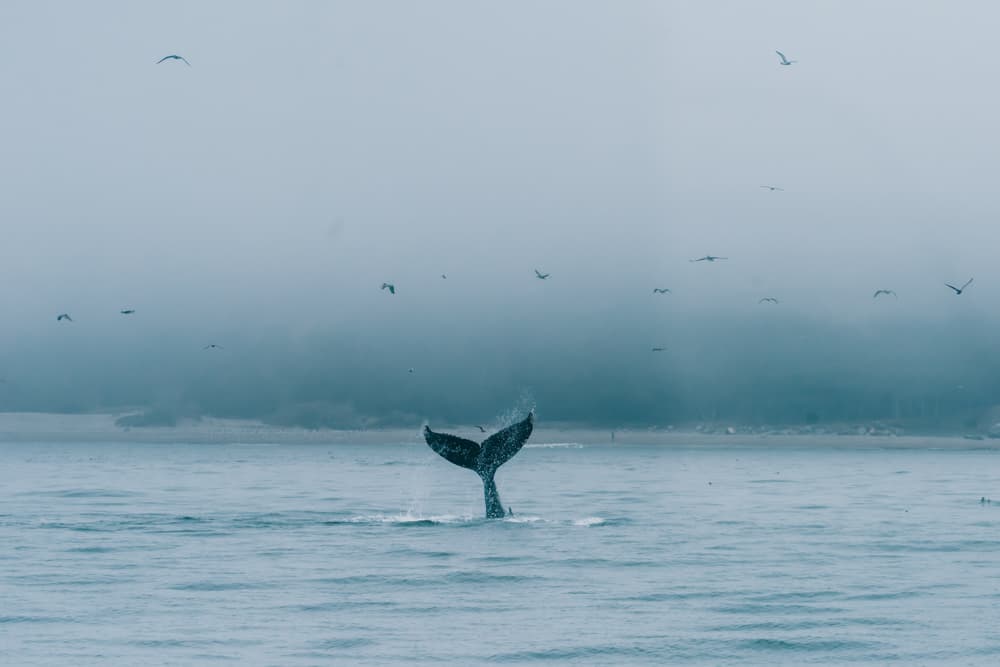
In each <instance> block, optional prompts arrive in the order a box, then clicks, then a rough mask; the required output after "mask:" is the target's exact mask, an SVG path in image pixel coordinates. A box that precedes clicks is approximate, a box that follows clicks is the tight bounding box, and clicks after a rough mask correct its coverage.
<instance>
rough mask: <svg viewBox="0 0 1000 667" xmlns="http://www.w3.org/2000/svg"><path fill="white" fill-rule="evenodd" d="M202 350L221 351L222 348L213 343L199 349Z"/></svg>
mask: <svg viewBox="0 0 1000 667" xmlns="http://www.w3.org/2000/svg"><path fill="white" fill-rule="evenodd" d="M201 349H203V350H221V349H223V347H222V346H221V345H216V344H215V343H209V344H208V345H206V346H205V347H203V348H201Z"/></svg>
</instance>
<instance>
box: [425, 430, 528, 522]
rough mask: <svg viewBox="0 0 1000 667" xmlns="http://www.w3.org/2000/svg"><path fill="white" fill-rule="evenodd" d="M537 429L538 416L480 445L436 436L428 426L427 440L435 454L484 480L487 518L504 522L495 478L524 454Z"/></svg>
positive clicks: (444, 434) (501, 432) (504, 512)
mask: <svg viewBox="0 0 1000 667" xmlns="http://www.w3.org/2000/svg"><path fill="white" fill-rule="evenodd" d="M533 428H534V413H528V416H527V418H526V419H524V421H520V422H518V423H516V424H513V425H511V426H508V427H507V428H505V429H503V430H500V431H497V432H496V433H494V434H493V435H491V436H490V437H488V438H486V439H485V440H483V443H482V444H481V445H480V444H478V443H476V442H473V441H472V440H466V439H465V438H460V437H458V436H457V435H450V434H448V433H435V432H434V431H432V430H431V428H430V426H424V440H426V441H427V444H428V445H429V446H430V448H431V449H433V450H434V451H435V452H437V453H438V454H440V455H441V456H442V457H443V458H445V459H447V460H449V461H451V462H452V463H454V464H455V465H457V466H461V467H462V468H468V469H469V470H471V471H473V472H475V473H476V474H477V475H479V477H480V478H481V479H482V480H483V499H484V500H485V501H486V518H487V519H501V518H503V517H504V516H505V515H506V511H505V510H504V508H503V504H502V503H501V502H500V495H499V494H498V493H497V487H496V484H495V483H494V481H493V476H494V475H495V474H496V471H497V468H499V467H500V466H502V465H503V464H504V463H506V462H507V461H509V460H510V459H511V458H513V456H514V455H515V454H517V453H518V452H519V451H521V447H523V446H524V443H525V442H527V441H528V437H529V436H530V435H531V431H532V429H533Z"/></svg>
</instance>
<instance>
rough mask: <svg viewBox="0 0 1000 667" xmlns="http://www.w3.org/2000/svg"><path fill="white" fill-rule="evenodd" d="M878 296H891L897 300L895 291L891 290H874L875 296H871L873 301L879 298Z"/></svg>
mask: <svg viewBox="0 0 1000 667" xmlns="http://www.w3.org/2000/svg"><path fill="white" fill-rule="evenodd" d="M879 294H885V295H889V294H891V295H893V296H895V297H896V298H897V299H898V298H899V297H898V296H897V295H896V291H895V290H891V289H877V290H875V294H873V295H872V298H873V299H877V298H878V296H879Z"/></svg>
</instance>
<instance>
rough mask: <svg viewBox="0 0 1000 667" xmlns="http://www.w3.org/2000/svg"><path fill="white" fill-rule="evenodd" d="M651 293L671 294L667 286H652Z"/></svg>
mask: <svg viewBox="0 0 1000 667" xmlns="http://www.w3.org/2000/svg"><path fill="white" fill-rule="evenodd" d="M653 294H673V292H671V291H670V288H669V287H654V288H653Z"/></svg>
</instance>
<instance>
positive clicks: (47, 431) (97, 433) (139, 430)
mask: <svg viewBox="0 0 1000 667" xmlns="http://www.w3.org/2000/svg"><path fill="white" fill-rule="evenodd" d="M120 416H121V413H118V414H103V413H102V414H60V413H34V412H31V413H23V412H21V413H18V412H8V413H0V445H2V444H13V443H20V444H28V443H73V442H79V443H88V442H89V443H92V442H106V443H110V442H121V443H135V444H206V445H209V444H262V445H263V444H273V445H281V444H324V445H345V444H355V445H365V444H371V445H377V444H385V443H393V444H423V437H422V436H421V430H420V427H408V428H374V429H360V430H335V429H317V430H312V429H305V428H299V427H282V426H272V425H269V424H264V423H262V422H258V421H253V420H240V419H218V418H204V419H201V420H197V421H194V420H192V421H183V422H181V423H179V424H178V425H176V426H149V427H122V426H118V425H116V424H115V419H117V418H118V417H120ZM435 429H436V430H444V431H449V432H452V433H455V434H456V435H460V436H463V437H467V438H469V439H472V440H477V441H478V440H480V439H481V438H482V437H483V434H482V433H480V432H479V430H478V429H477V428H476V427H475V426H460V425H440V426H437V425H436V426H435ZM614 433H615V439H614V440H613V441H612V439H611V430H610V429H596V428H585V427H579V426H573V425H555V426H552V427H544V426H542V427H538V428H536V429H535V432H534V434H533V435H532V438H531V441H529V443H528V445H527V447H539V446H541V447H545V446H548V447H552V446H560V445H562V446H571V445H590V446H594V445H601V446H619V447H628V446H672V447H685V448H688V447H714V448H725V447H750V448H766V447H769V446H770V447H775V448H786V447H791V448H795V447H826V448H850V449H980V450H984V449H998V450H1000V439H995V438H986V437H982V436H978V435H977V436H974V437H967V436H965V435H961V434H956V435H916V434H914V435H908V434H904V435H899V434H891V433H876V434H868V433H864V434H857V433H852V434H837V433H815V432H801V431H796V430H794V429H788V428H785V429H776V430H775V431H773V432H765V433H759V432H758V433H754V432H739V431H736V430H735V429H729V430H728V432H727V431H726V430H723V431H715V432H710V433H705V432H700V431H698V430H695V429H692V430H677V429H669V430H666V429H616V430H615V431H614Z"/></svg>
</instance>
